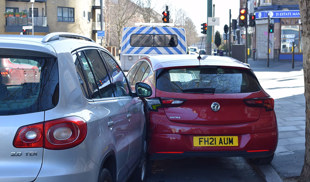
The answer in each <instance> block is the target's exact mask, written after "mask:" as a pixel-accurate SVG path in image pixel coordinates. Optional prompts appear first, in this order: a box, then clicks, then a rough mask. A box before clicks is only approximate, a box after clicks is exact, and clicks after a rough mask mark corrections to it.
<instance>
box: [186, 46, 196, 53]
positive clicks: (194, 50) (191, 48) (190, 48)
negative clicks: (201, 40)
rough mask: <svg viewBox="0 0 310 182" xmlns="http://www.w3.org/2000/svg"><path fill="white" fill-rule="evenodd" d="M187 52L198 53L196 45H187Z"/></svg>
mask: <svg viewBox="0 0 310 182" xmlns="http://www.w3.org/2000/svg"><path fill="white" fill-rule="evenodd" d="M187 53H188V54H198V53H199V49H198V47H188V48H187Z"/></svg>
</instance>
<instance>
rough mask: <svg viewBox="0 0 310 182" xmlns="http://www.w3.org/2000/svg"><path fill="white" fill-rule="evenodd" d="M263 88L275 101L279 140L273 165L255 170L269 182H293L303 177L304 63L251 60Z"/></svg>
mask: <svg viewBox="0 0 310 182" xmlns="http://www.w3.org/2000/svg"><path fill="white" fill-rule="evenodd" d="M248 63H249V65H250V67H251V68H252V69H253V70H254V73H255V74H256V76H257V77H258V79H259V81H260V83H261V85H262V87H263V88H264V89H265V90H266V92H267V93H269V94H270V95H271V97H273V98H274V99H275V112H276V116H277V121H278V130H279V140H278V146H277V149H276V152H275V157H274V159H273V161H272V163H271V164H270V165H259V166H254V168H256V169H257V170H258V172H259V173H260V174H261V175H262V176H263V177H264V178H265V180H266V181H267V182H269V181H270V182H277V181H284V182H294V181H297V179H298V177H299V176H300V173H301V170H302V167H303V163H304V154H305V118H306V116H305V97H304V74H303V65H302V62H301V61H296V62H294V68H292V61H277V60H270V61H269V67H267V60H255V61H254V60H253V59H249V60H248Z"/></svg>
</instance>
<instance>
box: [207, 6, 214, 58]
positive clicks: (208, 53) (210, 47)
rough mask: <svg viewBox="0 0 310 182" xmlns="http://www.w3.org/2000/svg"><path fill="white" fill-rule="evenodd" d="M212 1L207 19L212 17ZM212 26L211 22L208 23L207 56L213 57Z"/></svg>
mask: <svg viewBox="0 0 310 182" xmlns="http://www.w3.org/2000/svg"><path fill="white" fill-rule="evenodd" d="M212 6H213V4H212V0H208V15H207V18H209V17H212ZM212 29H213V27H212V26H209V22H208V29H207V42H206V52H207V55H211V53H212V45H211V42H212Z"/></svg>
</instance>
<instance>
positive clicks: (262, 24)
mask: <svg viewBox="0 0 310 182" xmlns="http://www.w3.org/2000/svg"><path fill="white" fill-rule="evenodd" d="M253 3H254V13H255V15H256V27H255V39H256V42H255V45H254V46H255V48H256V57H257V58H258V59H265V58H266V57H267V53H268V50H267V47H268V45H267V42H268V33H269V28H268V16H269V24H274V31H273V33H269V48H270V50H269V52H270V55H269V56H270V58H272V59H275V60H280V61H281V60H292V58H293V57H292V56H293V55H294V59H295V60H300V61H301V60H302V41H301V20H300V12H299V4H298V0H255V1H254V2H253Z"/></svg>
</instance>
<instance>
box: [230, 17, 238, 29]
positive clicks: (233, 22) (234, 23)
mask: <svg viewBox="0 0 310 182" xmlns="http://www.w3.org/2000/svg"><path fill="white" fill-rule="evenodd" d="M231 27H232V29H233V30H236V29H237V20H235V19H233V20H232V25H231Z"/></svg>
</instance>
